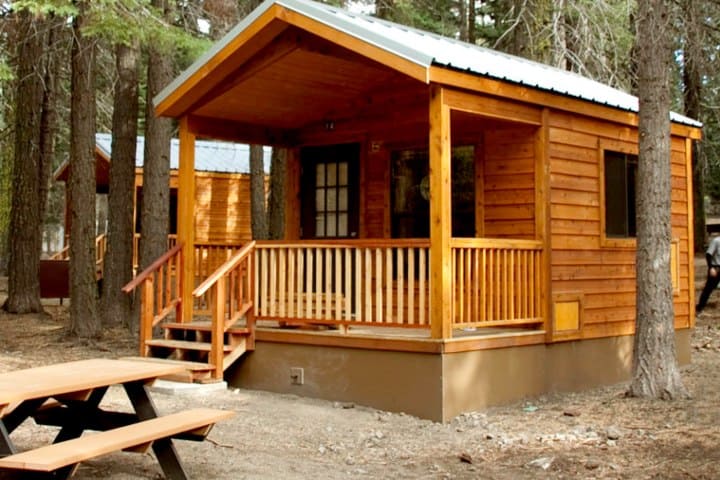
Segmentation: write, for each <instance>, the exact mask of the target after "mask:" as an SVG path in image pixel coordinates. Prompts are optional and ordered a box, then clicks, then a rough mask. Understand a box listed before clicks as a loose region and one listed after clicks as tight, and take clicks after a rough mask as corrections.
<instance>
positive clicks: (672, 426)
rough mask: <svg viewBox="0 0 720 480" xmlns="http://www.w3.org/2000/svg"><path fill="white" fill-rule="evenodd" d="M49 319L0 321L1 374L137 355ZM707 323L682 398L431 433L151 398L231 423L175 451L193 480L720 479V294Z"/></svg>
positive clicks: (478, 419) (267, 405) (144, 467)
mask: <svg viewBox="0 0 720 480" xmlns="http://www.w3.org/2000/svg"><path fill="white" fill-rule="evenodd" d="M699 272H700V275H699V277H700V278H699V280H700V282H699V283H698V288H701V287H702V280H704V276H703V275H704V273H702V269H701V268H700V270H699ZM2 280H4V279H2ZM2 287H3V285H2V284H1V283H0V302H1V301H2V300H3V297H4V293H3V292H2ZM47 312H48V313H49V315H48V316H37V315H24V316H18V315H7V314H1V313H0V339H1V340H0V371H8V370H14V369H18V368H24V367H30V366H37V365H42V364H48V363H54V362H59V361H66V360H71V359H79V358H90V357H117V356H122V355H128V354H134V352H135V341H134V340H133V339H132V338H128V335H127V334H126V333H125V332H124V331H122V330H111V331H109V332H108V335H107V336H106V338H105V339H104V340H102V341H99V342H94V343H86V344H79V343H76V342H74V341H71V340H70V339H68V338H67V337H66V336H65V334H64V330H65V328H66V323H67V314H66V312H65V308H64V307H60V306H58V305H49V306H48V307H47ZM706 312H708V316H707V317H705V318H701V319H699V320H698V322H697V328H696V329H695V331H694V333H693V336H692V353H693V358H692V364H691V365H689V366H686V367H684V368H683V369H682V372H683V379H684V382H685V385H686V387H687V388H688V389H689V391H690V392H691V393H692V399H689V400H681V401H674V402H665V401H646V400H638V399H632V398H625V396H624V391H625V389H626V385H624V384H621V385H615V386H611V387H606V388H598V389H594V390H589V391H585V392H581V393H562V394H560V393H558V394H552V395H547V396H543V397H540V398H532V399H528V400H525V401H523V402H519V403H515V404H512V405H507V406H503V407H497V408H490V409H487V410H483V411H478V412H470V413H466V414H463V415H461V416H459V417H457V418H455V419H454V420H453V421H452V422H450V423H448V424H439V423H433V422H430V421H426V420H420V419H417V418H415V417H411V416H408V415H404V414H395V413H387V412H382V411H378V410H374V409H371V408H366V407H363V406H360V405H349V404H338V403H333V402H327V401H322V400H314V399H307V398H300V397H296V396H291V395H278V394H271V393H265V392H258V391H249V390H242V389H240V390H238V389H232V390H227V391H221V392H214V393H211V394H203V395H199V394H185V395H167V394H162V393H157V392H156V393H154V394H153V398H154V400H155V402H156V404H157V405H158V407H159V408H160V409H161V410H162V411H163V412H165V413H168V412H172V411H176V410H180V409H183V408H187V407H191V406H210V407H217V408H223V409H230V410H233V411H235V412H237V415H236V416H235V417H234V418H233V419H231V420H229V421H224V422H222V423H220V424H218V425H217V426H216V427H215V429H214V430H213V431H212V432H211V434H210V436H209V437H208V438H209V441H206V442H202V443H194V442H176V445H177V448H178V451H179V452H180V455H181V458H182V459H183V461H184V463H185V466H186V468H187V470H188V471H189V473H190V475H191V476H192V477H193V478H197V479H274V478H278V479H309V478H313V479H316V478H317V479H354V478H373V479H374V478H394V479H403V478H408V479H410V478H412V479H530V478H533V479H534V478H553V479H560V478H588V479H590V478H620V479H680V478H682V479H685V478H688V479H714V478H720V293H715V295H714V298H713V299H711V304H710V305H709V307H708V309H707V310H706ZM104 404H105V405H113V406H115V407H118V408H128V409H129V405H128V402H127V399H126V398H125V395H124V393H123V391H122V390H120V389H116V390H112V389H111V391H110V392H109V393H108V395H107V397H106V400H105V403H104ZM51 433H52V431H51V430H50V429H48V428H46V427H39V426H36V425H34V424H33V422H26V424H24V425H23V426H21V427H20V428H19V429H18V430H17V431H16V432H15V433H14V434H13V439H14V441H15V443H16V444H18V446H19V447H20V448H27V447H30V446H33V445H38V444H41V443H45V442H47V441H49V439H50V438H51V437H50V435H51ZM75 478H78V479H100V478H103V479H105V478H107V479H131V478H162V474H161V472H160V469H159V467H158V465H157V463H156V462H155V460H154V458H153V457H152V456H151V454H147V455H138V454H129V453H124V454H123V453H118V454H113V455H110V456H106V457H102V458H100V459H97V460H94V461H90V462H87V463H84V464H82V465H81V467H80V468H79V470H78V472H77V473H76V475H75Z"/></svg>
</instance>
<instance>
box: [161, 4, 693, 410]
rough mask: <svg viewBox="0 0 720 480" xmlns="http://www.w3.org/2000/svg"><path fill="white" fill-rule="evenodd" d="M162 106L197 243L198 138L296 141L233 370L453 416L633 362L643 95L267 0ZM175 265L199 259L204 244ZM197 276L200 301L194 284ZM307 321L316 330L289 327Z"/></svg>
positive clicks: (684, 353) (186, 231) (678, 318)
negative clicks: (278, 227)
mask: <svg viewBox="0 0 720 480" xmlns="http://www.w3.org/2000/svg"><path fill="white" fill-rule="evenodd" d="M155 105H156V112H157V114H158V115H162V116H169V117H173V118H177V119H179V125H180V164H179V195H178V199H179V206H178V212H179V214H178V242H179V244H180V245H182V246H181V247H180V248H179V249H178V252H179V253H178V254H182V255H183V256H184V258H186V259H187V258H193V255H194V250H193V249H194V247H193V246H194V243H195V242H196V237H195V234H196V232H195V228H194V224H193V221H192V218H193V216H194V214H195V212H197V209H198V205H197V204H196V202H195V201H194V199H196V194H195V190H194V189H195V188H196V186H195V183H194V182H193V180H192V179H193V176H192V172H193V170H194V162H195V159H194V155H193V152H194V151H195V148H194V145H195V144H196V142H197V141H198V140H197V139H199V138H213V139H225V140H231V141H236V142H250V143H262V144H266V145H275V146H280V147H286V148H287V149H288V152H289V154H288V162H287V174H286V184H285V188H286V205H285V207H286V220H285V239H284V240H283V241H279V242H257V243H253V244H252V245H251V246H249V247H248V249H244V250H246V251H245V252H244V253H243V255H244V257H243V258H244V260H243V262H245V263H244V265H245V267H244V268H245V270H244V272H245V273H244V274H243V275H245V276H244V277H243V278H245V280H246V283H243V285H244V287H243V288H246V290H245V291H244V295H245V297H244V298H245V300H244V302H245V303H243V305H245V309H244V312H247V313H248V315H249V316H248V327H252V325H251V323H252V324H253V325H254V322H257V325H258V326H257V329H256V331H255V338H254V341H253V343H254V345H253V348H254V351H253V352H252V353H251V354H249V355H245V356H243V357H241V358H240V360H239V361H237V362H235V364H234V365H233V366H232V367H231V368H230V369H228V371H227V372H226V374H225V375H226V378H227V379H228V380H229V381H230V382H234V383H237V384H238V385H242V386H244V387H247V388H257V389H266V390H272V391H279V392H292V393H297V394H300V395H308V396H316V397H323V398H329V399H334V400H342V401H355V402H359V403H364V404H368V405H372V406H375V407H378V408H383V409H388V410H395V411H405V412H408V413H411V414H415V415H419V416H422V417H426V418H431V419H434V420H449V419H450V418H452V417H453V416H454V415H457V414H458V413H460V412H463V411H468V410H472V409H477V408H481V407H484V406H487V405H490V404H495V403H499V402H505V401H510V400H515V399H519V398H522V397H524V396H529V395H537V394H541V393H544V392H548V391H552V390H558V389H561V390H569V389H579V388H585V387H588V386H593V385H598V384H603V383H611V382H617V381H620V380H623V379H625V378H627V376H628V374H629V370H630V366H631V363H632V362H631V357H632V335H633V333H634V322H635V240H634V210H633V205H634V203H633V202H634V174H635V168H636V161H637V153H638V145H637V135H638V132H637V126H638V115H637V99H636V98H634V97H632V96H630V95H628V94H625V93H623V92H620V91H618V90H615V89H612V88H610V87H607V86H605V85H602V84H599V83H597V82H594V81H592V80H589V79H586V78H583V77H580V76H578V75H575V74H572V73H569V72H565V71H561V70H557V69H554V68H551V67H548V66H544V65H540V64H537V63H534V62H530V61H527V60H524V59H520V58H516V57H512V56H509V55H505V54H502V53H498V52H495V51H492V50H488V49H484V48H480V47H476V46H472V45H467V44H463V43H461V42H457V41H454V40H451V39H447V38H443V37H439V36H436V35H433V34H429V33H425V32H421V31H417V30H414V29H411V28H407V27H403V26H399V25H395V24H392V23H389V22H385V21H381V20H378V19H375V18H371V17H365V16H362V15H357V14H353V13H349V12H346V11H344V10H341V9H338V8H335V7H331V6H327V5H321V4H317V3H313V2H310V1H306V0H268V1H267V2H265V3H263V4H262V5H261V6H260V7H258V9H256V10H255V11H254V12H253V13H252V14H251V15H249V16H248V17H247V18H246V19H245V20H244V21H243V22H241V23H240V24H239V25H238V26H237V27H236V28H235V29H233V30H232V31H231V32H230V33H228V35H227V36H226V37H225V38H224V39H222V40H221V41H220V42H219V43H218V44H216V45H215V46H214V47H213V48H212V49H211V50H210V51H209V52H208V53H207V54H206V55H204V56H203V57H202V58H201V59H199V60H198V61H197V62H196V63H195V64H194V65H193V66H191V67H190V68H189V69H188V70H187V71H186V72H184V73H183V74H182V75H181V76H179V77H178V78H177V79H176V80H175V81H174V82H173V83H171V84H170V85H169V86H168V87H167V88H166V89H165V90H164V91H163V92H161V93H160V94H159V95H158V97H156V99H155ZM700 128H701V125H700V124H699V123H698V122H696V121H694V120H692V119H689V118H686V117H682V116H680V115H677V114H673V115H672V131H671V142H672V154H671V158H669V159H668V161H669V162H671V164H672V198H671V209H672V259H671V271H670V272H669V274H670V275H671V276H672V279H673V285H674V305H675V326H676V338H677V351H678V357H679V359H680V361H681V362H683V363H686V362H688V361H689V355H690V353H689V332H690V329H691V328H692V327H693V325H694V303H695V302H694V296H695V293H694V289H693V268H692V257H693V251H692V245H693V238H692V235H693V230H692V216H693V212H692V198H691V196H692V188H691V178H692V175H691V152H692V149H691V145H692V142H693V141H694V140H697V139H699V138H700V136H701V131H700ZM239 262H240V260H238V261H237V262H235V263H234V264H233V265H230V266H228V268H227V269H225V270H224V271H223V272H219V273H218V274H217V275H213V277H212V279H208V283H207V285H204V286H202V288H201V289H200V290H202V292H205V291H207V289H208V288H210V285H211V283H212V282H216V281H219V280H218V279H220V278H224V277H222V275H225V274H227V273H228V272H229V271H230V270H231V269H232V268H235V265H237V264H239ZM177 265H179V267H178V268H181V269H183V272H184V274H187V275H192V272H191V269H192V266H191V265H192V261H187V260H185V262H184V264H183V263H182V262H181V263H180V264H176V266H177ZM183 265H184V266H183ZM233 278H235V277H233ZM238 278H239V277H238ZM223 282H224V280H223ZM235 283H237V284H239V283H240V282H235ZM227 285H231V283H228V284H227ZM180 288H181V290H180V291H179V293H178V297H179V298H178V302H179V303H178V305H179V306H178V316H179V318H180V320H181V321H184V322H188V321H190V318H191V317H192V314H193V312H192V305H193V302H191V301H187V299H192V298H193V294H195V295H196V296H197V295H198V290H197V289H196V290H195V292H193V288H194V285H191V284H190V282H185V283H184V284H183V286H182V287H180ZM226 288H231V287H226V286H219V287H218V289H217V290H215V294H214V296H213V297H212V298H214V302H215V303H214V307H213V308H214V310H213V311H214V312H215V313H216V314H217V315H222V316H221V318H223V319H224V318H229V317H232V315H235V317H237V315H236V314H237V309H235V310H233V308H235V307H232V304H233V300H232V299H230V300H229V301H226V300H224V299H225V296H224V295H225V293H224V292H225V289H226ZM202 292H201V293H202ZM239 303H242V302H239ZM228 309H230V310H232V311H234V312H235V313H234V314H233V313H232V311H230V312H229V311H227V310H228ZM235 317H233V318H235ZM233 321H234V320H233ZM317 324H327V325H331V326H333V327H337V328H338V329H337V330H322V331H313V330H312V329H311V328H310V327H311V326H313V325H317ZM292 325H300V326H304V327H307V328H299V329H294V328H279V327H281V326H292ZM213 328H215V327H213ZM218 328H220V327H218ZM253 328H254V327H253ZM219 331H221V330H219ZM213 348H214V347H213ZM212 355H221V354H220V353H214V354H212ZM216 358H217V359H220V361H222V359H221V357H216Z"/></svg>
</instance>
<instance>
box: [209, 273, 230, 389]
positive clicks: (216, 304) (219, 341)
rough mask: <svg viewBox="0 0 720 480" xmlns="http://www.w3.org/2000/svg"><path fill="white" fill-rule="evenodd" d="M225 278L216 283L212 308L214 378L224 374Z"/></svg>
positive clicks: (211, 330) (211, 356)
mask: <svg viewBox="0 0 720 480" xmlns="http://www.w3.org/2000/svg"><path fill="white" fill-rule="evenodd" d="M225 278H226V277H224V276H223V277H221V278H219V279H218V281H217V283H216V284H215V288H214V289H213V290H214V293H215V294H214V295H213V308H212V326H211V328H210V336H211V337H210V342H211V345H210V363H212V364H213V365H215V370H214V371H213V378H216V379H220V378H222V375H223V359H224V352H223V346H224V344H225V339H224V336H225V290H226V288H225Z"/></svg>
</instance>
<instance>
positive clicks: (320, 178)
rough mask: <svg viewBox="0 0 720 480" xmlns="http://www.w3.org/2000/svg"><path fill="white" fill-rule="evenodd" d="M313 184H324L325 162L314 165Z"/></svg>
mask: <svg viewBox="0 0 720 480" xmlns="http://www.w3.org/2000/svg"><path fill="white" fill-rule="evenodd" d="M315 185H318V186H319V185H325V164H324V163H319V164H317V165H315Z"/></svg>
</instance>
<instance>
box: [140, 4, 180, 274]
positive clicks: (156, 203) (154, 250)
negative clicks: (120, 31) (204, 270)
mask: <svg viewBox="0 0 720 480" xmlns="http://www.w3.org/2000/svg"><path fill="white" fill-rule="evenodd" d="M152 4H153V6H154V7H157V8H160V9H162V11H163V12H164V14H165V18H168V17H169V16H170V14H171V2H169V1H167V0H153V2H152ZM148 50H149V51H148V70H147V94H146V101H145V105H146V109H145V152H144V160H143V200H142V209H141V210H142V211H141V220H140V223H141V226H142V227H141V228H142V232H141V236H140V269H141V270H142V269H143V268H145V267H147V266H148V265H150V264H151V263H152V262H153V261H154V260H155V259H157V258H158V257H160V256H161V255H162V254H163V253H165V252H166V251H167V245H168V240H167V237H168V229H169V223H170V220H169V219H170V141H171V139H172V120H171V119H169V118H158V117H156V116H155V111H154V107H153V103H152V99H153V97H155V95H157V94H158V93H160V90H162V89H163V88H164V87H165V86H166V85H167V84H168V83H170V81H171V80H172V77H173V64H172V56H171V54H170V53H169V52H164V51H162V50H160V49H159V48H157V46H155V45H150V47H149V49H148ZM190 281H192V279H190Z"/></svg>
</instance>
